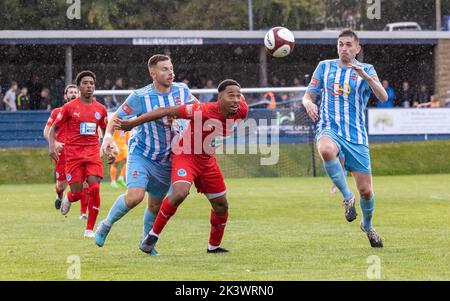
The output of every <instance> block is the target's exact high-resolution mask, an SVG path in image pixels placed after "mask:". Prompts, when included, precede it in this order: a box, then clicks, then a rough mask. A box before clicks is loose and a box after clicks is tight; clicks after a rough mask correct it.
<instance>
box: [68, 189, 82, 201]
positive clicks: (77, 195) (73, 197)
mask: <svg viewBox="0 0 450 301" xmlns="http://www.w3.org/2000/svg"><path fill="white" fill-rule="evenodd" d="M82 197H83V192H82V191H80V192H72V190H71V191H69V192H68V193H67V199H68V200H69V202H71V203H73V202H78V201H79V200H81V198H82Z"/></svg>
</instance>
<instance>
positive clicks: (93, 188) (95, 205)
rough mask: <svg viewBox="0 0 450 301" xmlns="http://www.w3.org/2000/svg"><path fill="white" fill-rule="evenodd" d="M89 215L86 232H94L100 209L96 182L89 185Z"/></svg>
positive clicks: (98, 190)
mask: <svg viewBox="0 0 450 301" xmlns="http://www.w3.org/2000/svg"><path fill="white" fill-rule="evenodd" d="M88 208H89V215H88V220H87V226H86V230H94V226H95V222H96V221H97V216H98V211H99V209H100V185H99V184H98V183H97V182H94V183H91V184H89V203H88Z"/></svg>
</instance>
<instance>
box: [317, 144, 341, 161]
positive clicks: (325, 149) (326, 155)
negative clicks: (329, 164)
mask: <svg viewBox="0 0 450 301" xmlns="http://www.w3.org/2000/svg"><path fill="white" fill-rule="evenodd" d="M318 151H319V154H320V155H321V156H322V158H323V159H324V160H325V161H331V160H333V159H335V158H336V154H337V150H336V148H335V147H334V146H333V145H330V144H323V145H320V146H319V147H318Z"/></svg>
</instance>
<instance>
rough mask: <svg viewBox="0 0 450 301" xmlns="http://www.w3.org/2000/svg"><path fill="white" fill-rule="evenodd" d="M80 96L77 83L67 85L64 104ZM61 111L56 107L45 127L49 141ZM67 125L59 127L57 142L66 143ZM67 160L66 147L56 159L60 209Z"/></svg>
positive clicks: (57, 197) (56, 200)
mask: <svg viewBox="0 0 450 301" xmlns="http://www.w3.org/2000/svg"><path fill="white" fill-rule="evenodd" d="M77 97H79V95H78V88H77V86H76V85H67V86H66V88H65V89H64V100H63V104H65V103H67V102H68V101H71V100H73V99H75V98H77ZM60 111H61V108H56V109H54V110H53V111H52V112H51V114H50V117H49V118H48V120H47V124H46V125H45V128H44V138H45V139H46V140H47V141H49V137H48V134H49V132H50V127H51V126H52V124H53V122H55V120H56V116H58V114H59V112H60ZM64 129H65V127H64V126H62V127H61V128H59V129H58V132H57V133H56V143H57V144H58V143H59V144H63V145H64V139H65V131H64ZM65 167H66V160H65V156H64V148H63V149H62V150H61V153H60V155H59V160H58V161H55V175H56V185H55V191H56V198H55V208H56V209H60V207H61V201H62V198H63V194H64V190H66V188H67V181H66V171H65Z"/></svg>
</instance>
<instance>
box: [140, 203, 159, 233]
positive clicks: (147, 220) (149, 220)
mask: <svg viewBox="0 0 450 301" xmlns="http://www.w3.org/2000/svg"><path fill="white" fill-rule="evenodd" d="M155 219H156V216H155V215H154V214H153V213H151V212H150V210H148V208H145V212H144V227H143V230H142V231H143V232H142V239H144V237H145V236H147V234H148V232H150V230H151V229H152V228H153V223H154V222H155Z"/></svg>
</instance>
